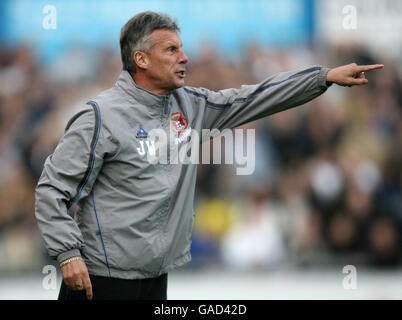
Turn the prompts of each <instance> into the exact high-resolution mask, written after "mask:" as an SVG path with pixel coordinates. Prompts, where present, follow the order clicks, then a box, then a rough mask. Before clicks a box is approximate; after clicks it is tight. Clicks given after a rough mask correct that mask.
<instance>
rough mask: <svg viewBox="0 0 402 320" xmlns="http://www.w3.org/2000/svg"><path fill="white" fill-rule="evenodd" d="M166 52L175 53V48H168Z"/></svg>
mask: <svg viewBox="0 0 402 320" xmlns="http://www.w3.org/2000/svg"><path fill="white" fill-rule="evenodd" d="M168 51H170V52H175V51H176V47H169V48H168Z"/></svg>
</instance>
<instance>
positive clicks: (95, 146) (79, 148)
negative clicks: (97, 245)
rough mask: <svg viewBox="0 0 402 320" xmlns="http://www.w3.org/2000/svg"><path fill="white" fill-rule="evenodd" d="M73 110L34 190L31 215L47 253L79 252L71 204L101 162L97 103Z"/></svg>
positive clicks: (68, 254) (66, 254)
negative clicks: (72, 114)
mask: <svg viewBox="0 0 402 320" xmlns="http://www.w3.org/2000/svg"><path fill="white" fill-rule="evenodd" d="M90 105H91V107H92V108H91V107H88V108H86V109H84V110H83V111H81V112H79V113H78V114H76V115H75V116H74V117H73V118H72V119H71V120H70V121H69V123H68V124H67V127H66V131H65V133H64V136H63V137H62V138H61V140H60V141H59V143H58V145H57V147H56V149H55V150H54V153H53V154H52V155H50V156H49V157H48V158H47V159H46V161H45V164H44V168H43V172H42V175H41V177H40V179H39V182H38V185H37V187H36V192H35V217H36V220H37V223H38V227H39V230H40V233H41V235H42V238H43V240H44V243H45V247H46V249H47V251H48V253H49V255H50V256H51V257H53V258H57V260H58V261H59V262H61V261H63V260H65V259H68V258H70V257H73V256H80V255H81V253H80V249H81V248H82V247H83V245H84V243H83V239H82V235H81V232H80V229H79V228H78V225H77V223H76V221H75V220H74V218H73V214H72V212H71V211H72V210H69V209H71V207H72V205H73V204H74V203H76V202H78V200H79V199H81V198H84V197H86V196H87V195H88V194H89V193H90V191H91V189H92V185H93V183H94V181H95V179H96V176H97V174H98V172H99V170H100V169H101V167H102V164H103V154H104V153H105V148H106V144H105V141H104V138H103V134H102V131H101V126H102V120H101V115H100V111H99V108H98V105H97V104H96V103H91V104H90Z"/></svg>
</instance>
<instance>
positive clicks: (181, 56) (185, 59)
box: [179, 50, 188, 64]
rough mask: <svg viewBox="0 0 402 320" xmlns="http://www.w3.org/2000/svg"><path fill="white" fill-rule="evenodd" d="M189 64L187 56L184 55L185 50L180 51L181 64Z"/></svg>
mask: <svg viewBox="0 0 402 320" xmlns="http://www.w3.org/2000/svg"><path fill="white" fill-rule="evenodd" d="M187 62H188V58H187V55H186V54H185V53H184V51H183V50H180V57H179V63H183V64H186V63H187Z"/></svg>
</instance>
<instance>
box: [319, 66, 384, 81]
mask: <svg viewBox="0 0 402 320" xmlns="http://www.w3.org/2000/svg"><path fill="white" fill-rule="evenodd" d="M382 68H384V65H383V64H372V65H364V66H358V65H357V64H356V63H351V64H348V65H345V66H340V67H337V68H334V69H331V70H329V71H328V73H327V84H331V83H336V84H338V85H340V86H349V87H350V86H355V85H362V84H366V83H368V80H367V79H366V78H365V76H364V73H365V72H367V71H371V70H376V69H382Z"/></svg>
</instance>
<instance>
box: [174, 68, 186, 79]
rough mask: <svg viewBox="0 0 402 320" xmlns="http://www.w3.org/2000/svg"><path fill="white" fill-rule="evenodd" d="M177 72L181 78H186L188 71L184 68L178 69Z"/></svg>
mask: <svg viewBox="0 0 402 320" xmlns="http://www.w3.org/2000/svg"><path fill="white" fill-rule="evenodd" d="M176 74H177V75H178V76H179V78H184V77H185V76H186V71H184V70H182V71H178V72H176Z"/></svg>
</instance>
